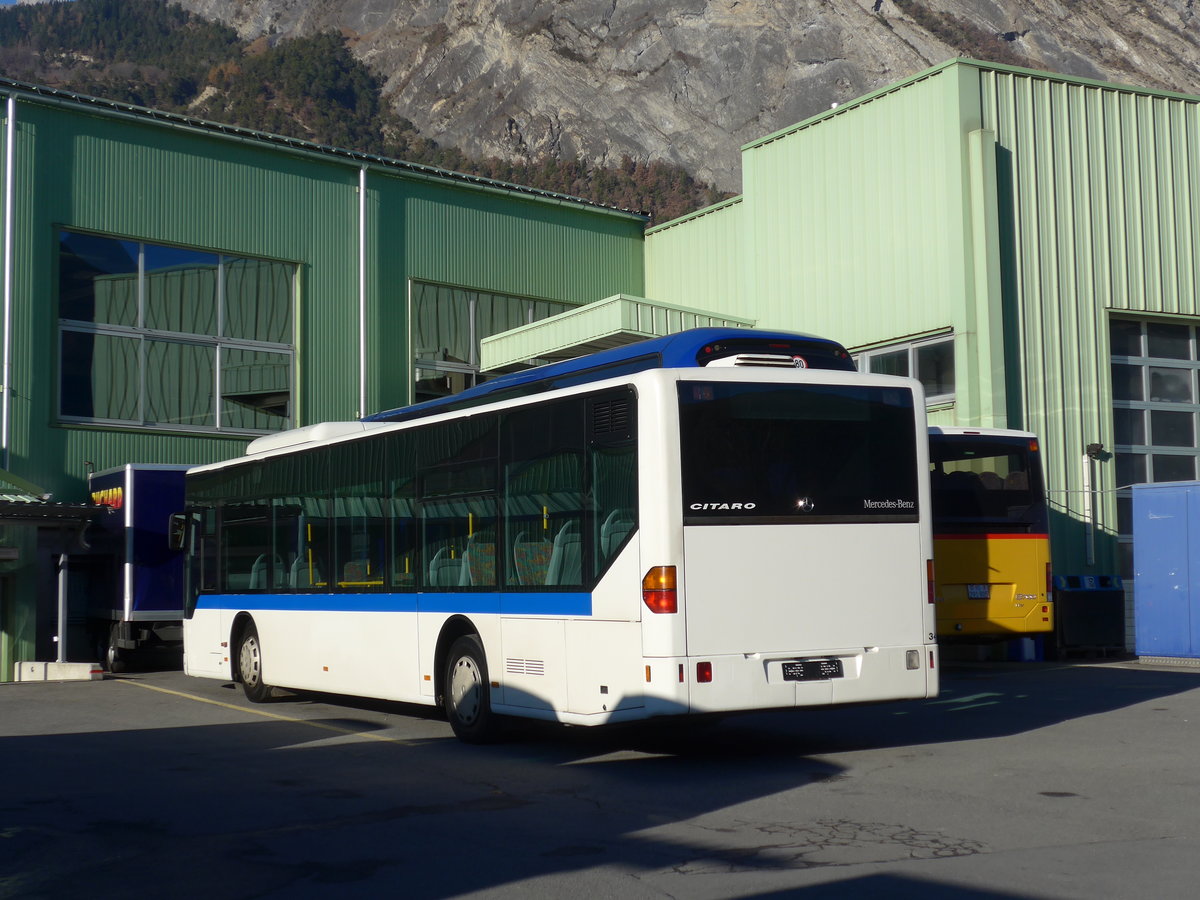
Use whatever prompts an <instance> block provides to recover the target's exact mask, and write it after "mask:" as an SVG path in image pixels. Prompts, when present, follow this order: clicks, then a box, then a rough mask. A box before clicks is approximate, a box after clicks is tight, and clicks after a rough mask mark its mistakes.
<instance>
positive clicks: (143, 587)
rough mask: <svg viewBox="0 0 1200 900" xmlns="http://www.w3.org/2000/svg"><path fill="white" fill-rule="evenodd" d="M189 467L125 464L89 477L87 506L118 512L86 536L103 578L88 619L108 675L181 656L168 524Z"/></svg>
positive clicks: (176, 554)
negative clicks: (102, 568)
mask: <svg viewBox="0 0 1200 900" xmlns="http://www.w3.org/2000/svg"><path fill="white" fill-rule="evenodd" d="M188 468H189V467H188V466H183V465H157V464H146V463H130V464H128V465H124V466H119V467H117V468H114V469H106V470H104V471H102V472H95V473H93V474H92V475H90V476H89V477H88V489H89V491H90V494H91V499H92V502H93V503H95V504H97V505H99V506H108V507H111V508H112V509H113V510H115V511H116V514H114V515H109V516H105V517H104V518H103V519H101V520H99V522H98V524H97V526H96V531H94V532H93V533H92V534H91V535H89V542H90V543H91V545H92V550H93V553H98V554H99V556H100V558H101V559H103V560H104V561H105V568H106V569H107V572H105V573H102V574H101V573H95V574H97V575H100V577H97V578H95V579H94V580H93V589H92V590H91V591H90V592H89V593H90V595H91V596H90V598H89V604H88V607H89V612H88V618H89V622H90V631H91V633H92V635H93V639H94V640H95V641H96V644H97V648H98V649H99V650H100V652H101V653H102V654H103V658H104V661H105V664H106V666H107V667H108V670H109V671H110V672H122V671H125V670H126V669H127V668H128V667H129V666H130V665H131V664H132V663H133V662H134V661H135V660H136V661H139V662H140V661H148V660H150V659H156V660H163V659H166V660H170V659H171V658H172V657H173V656H177V655H178V654H180V653H181V651H182V648H183V578H184V569H183V552H182V551H181V550H178V549H173V548H172V546H171V542H170V522H171V515H172V514H173V513H178V512H179V511H180V510H182V509H183V498H184V493H183V481H184V473H185V472H187V470H188ZM93 558H95V557H93Z"/></svg>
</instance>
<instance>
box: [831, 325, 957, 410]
mask: <svg viewBox="0 0 1200 900" xmlns="http://www.w3.org/2000/svg"><path fill="white" fill-rule="evenodd" d="M854 361H855V362H856V363H857V364H858V368H859V371H861V372H871V373H872V374H875V375H905V376H912V377H913V378H916V379H917V380H918V381H920V382H921V384H922V385H923V386H924V388H925V403H926V404H927V405H929V406H933V405H935V404H942V403H951V402H953V400H954V337H953V336H952V335H945V336H943V337H937V338H932V339H930V340H925V341H911V342H908V343H903V344H889V345H888V346H886V347H879V348H877V349H875V350H867V351H864V352H862V353H858V354H855V357H854Z"/></svg>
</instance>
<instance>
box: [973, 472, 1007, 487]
mask: <svg viewBox="0 0 1200 900" xmlns="http://www.w3.org/2000/svg"><path fill="white" fill-rule="evenodd" d="M979 483H980V484H982V485H983V489H984V490H985V491H999V490H1003V488H1004V479H1003V478H1001V477H1000V476H999V475H997V474H996V473H995V472H980V473H979Z"/></svg>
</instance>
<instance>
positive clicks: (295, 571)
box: [287, 556, 321, 590]
mask: <svg viewBox="0 0 1200 900" xmlns="http://www.w3.org/2000/svg"><path fill="white" fill-rule="evenodd" d="M287 583H288V587H291V588H300V589H301V590H303V589H304V588H311V587H317V586H318V585H319V584H320V583H321V572H320V570H319V569H317V567H316V566H313V569H312V574H311V576H310V574H309V571H308V560H306V559H305V558H304V557H303V556H297V557H296V558H295V559H294V560H292V568H291V571H290V572H289V573H288V582H287Z"/></svg>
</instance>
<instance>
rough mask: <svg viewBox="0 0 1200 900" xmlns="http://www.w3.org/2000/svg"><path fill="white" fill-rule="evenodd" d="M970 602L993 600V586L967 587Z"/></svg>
mask: <svg viewBox="0 0 1200 900" xmlns="http://www.w3.org/2000/svg"><path fill="white" fill-rule="evenodd" d="M967 599H968V600H991V599H992V586H991V585H990V584H968V585H967Z"/></svg>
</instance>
